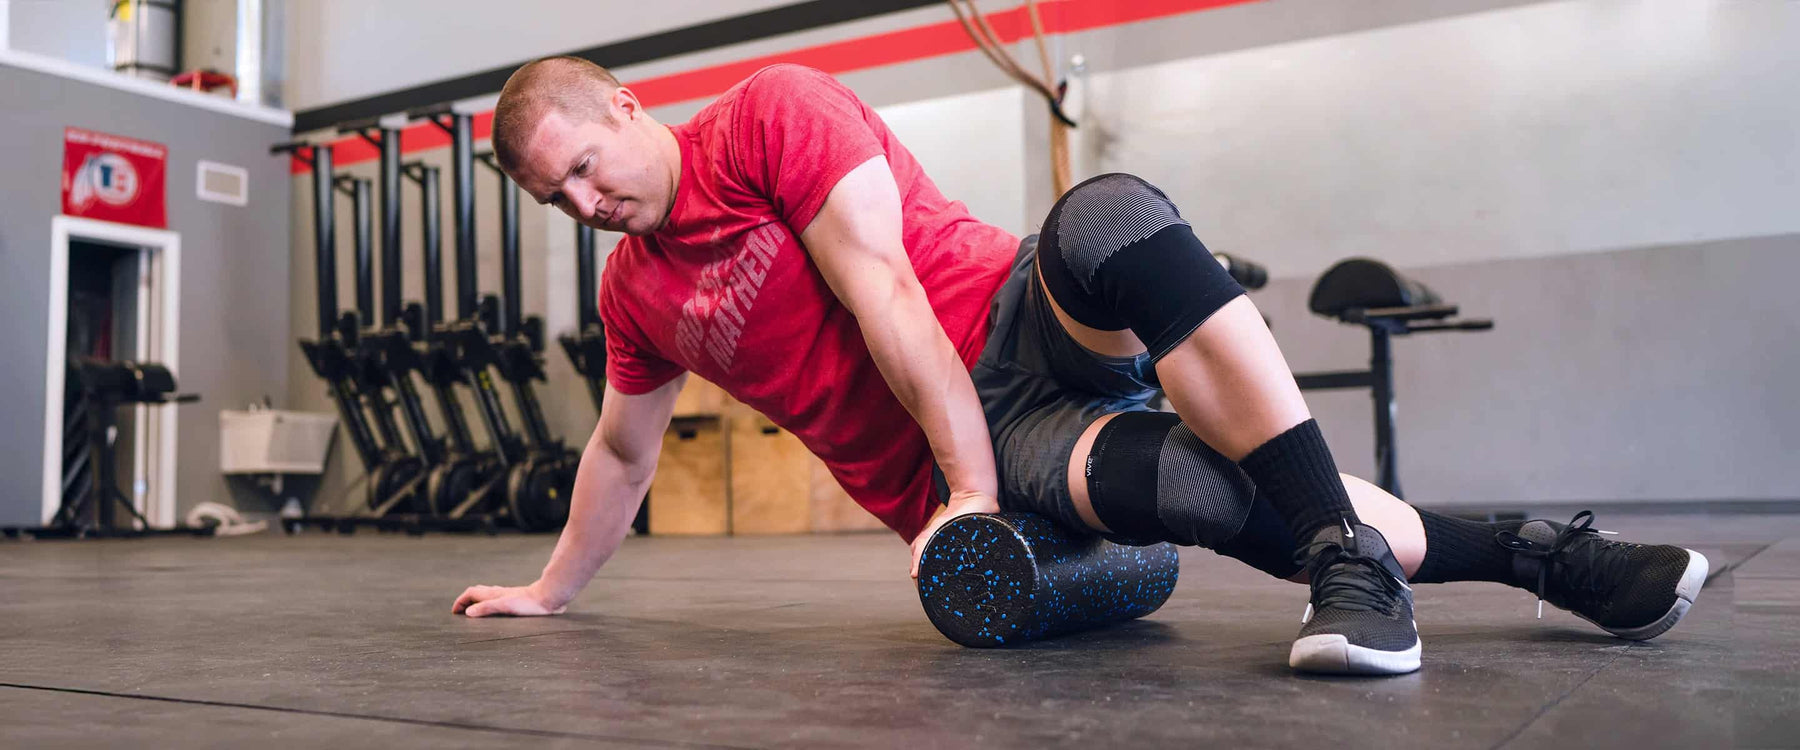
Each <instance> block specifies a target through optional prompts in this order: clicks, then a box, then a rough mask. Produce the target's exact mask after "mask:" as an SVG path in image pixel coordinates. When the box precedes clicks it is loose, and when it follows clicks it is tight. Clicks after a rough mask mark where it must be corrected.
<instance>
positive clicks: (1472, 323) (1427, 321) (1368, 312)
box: [1294, 304, 1494, 498]
mask: <svg viewBox="0 0 1800 750" xmlns="http://www.w3.org/2000/svg"><path fill="white" fill-rule="evenodd" d="M1457 312H1458V308H1457V306H1456V305H1444V304H1429V305H1412V306H1408V307H1381V308H1373V309H1363V308H1350V309H1347V310H1344V311H1342V312H1340V313H1338V314H1337V315H1336V316H1335V317H1336V318H1337V320H1338V321H1339V322H1342V323H1350V324H1354V325H1361V326H1364V327H1367V328H1368V329H1369V369H1367V370H1335V371H1329V372H1314V373H1305V374H1296V375H1295V376H1294V381H1295V382H1296V383H1298V384H1299V386H1300V390H1303V391H1316V390H1337V389H1344V388H1368V389H1370V391H1371V396H1372V398H1373V399H1374V401H1375V475H1376V484H1379V485H1381V488H1382V489H1384V490H1387V491H1388V492H1389V493H1392V494H1393V496H1394V497H1398V498H1405V497H1406V496H1405V495H1402V494H1401V492H1400V469H1399V457H1398V456H1397V455H1396V452H1395V451H1396V449H1395V442H1394V355H1393V337H1395V336H1407V335H1411V334H1414V333H1433V332H1439V331H1485V330H1488V329H1491V328H1493V327H1494V321H1492V320H1485V319H1482V320H1473V319H1472V320H1449V318H1452V317H1455V316H1456V314H1457Z"/></svg>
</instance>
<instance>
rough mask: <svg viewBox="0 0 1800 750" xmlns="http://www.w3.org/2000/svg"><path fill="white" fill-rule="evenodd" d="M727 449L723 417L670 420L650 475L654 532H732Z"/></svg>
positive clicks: (676, 534) (695, 533)
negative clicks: (654, 470)
mask: <svg viewBox="0 0 1800 750" xmlns="http://www.w3.org/2000/svg"><path fill="white" fill-rule="evenodd" d="M729 449H730V447H729V445H728V443H727V442H726V435H725V422H724V419H723V418H721V417H716V416H713V417H678V418H676V419H675V420H674V421H673V422H671V423H670V425H669V430H668V432H665V433H663V445H662V456H661V458H659V459H658V460H657V466H656V476H655V477H654V478H652V479H651V480H650V533H651V534H652V535H669V536H682V535H688V536H706V535H720V534H726V533H730V530H731V504H730V498H729V495H728V493H729V491H730V487H729V484H728V479H727V477H728V472H729V468H730V463H729V455H728V454H727V451H728V450H729Z"/></svg>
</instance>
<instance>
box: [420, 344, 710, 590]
mask: <svg viewBox="0 0 1800 750" xmlns="http://www.w3.org/2000/svg"><path fill="white" fill-rule="evenodd" d="M686 380H687V376H686V375H682V376H681V377H678V378H676V379H674V380H672V381H669V382H668V383H667V384H665V385H663V386H662V387H661V388H658V389H656V390H654V391H651V392H649V393H646V394H643V395H641V396H628V395H625V394H623V393H620V392H618V391H616V390H614V389H613V387H612V386H611V385H608V386H607V387H606V400H605V403H604V405H603V406H602V407H601V409H600V424H599V426H598V427H596V428H595V429H594V434H593V435H592V436H591V437H589V438H588V443H587V448H586V449H584V450H583V451H582V453H581V468H580V469H578V470H577V471H576V474H575V490H574V495H573V496H572V497H571V498H570V505H569V521H568V523H567V524H566V525H564V526H563V531H562V538H560V539H558V540H557V543H556V550H555V551H554V552H552V553H551V554H550V563H549V564H548V565H545V566H544V572H543V574H542V575H541V576H539V578H538V580H537V581H536V582H535V583H532V584H531V585H529V586H522V587H501V586H471V587H470V588H469V589H468V590H466V591H464V592H463V594H462V596H460V597H458V598H457V600H456V604H455V605H454V606H453V607H452V611H454V612H458V613H466V614H468V615H469V616H471V617H481V616H483V615H490V614H511V615H538V614H554V613H556V612H560V611H562V608H563V607H564V606H566V605H567V604H568V603H569V601H570V600H572V599H574V598H575V595H576V594H578V593H580V592H581V589H582V588H583V587H585V586H587V583H588V581H589V580H592V579H593V577H594V574H595V573H596V572H599V570H600V566H602V565H605V564H606V561H607V560H608V559H611V558H612V556H613V553H614V552H617V551H618V549H619V544H620V543H621V542H623V541H624V539H625V533H626V530H627V529H629V528H631V519H632V518H633V517H634V516H636V515H637V508H638V503H639V502H640V501H642V500H643V498H644V492H645V490H647V489H649V487H650V478H651V477H652V476H654V475H655V474H656V459H657V456H658V455H659V454H660V453H661V452H662V436H663V432H664V431H666V430H667V429H668V427H669V418H670V415H671V414H673V413H674V411H675V396H676V394H678V393H680V392H681V386H682V383H684V382H686Z"/></svg>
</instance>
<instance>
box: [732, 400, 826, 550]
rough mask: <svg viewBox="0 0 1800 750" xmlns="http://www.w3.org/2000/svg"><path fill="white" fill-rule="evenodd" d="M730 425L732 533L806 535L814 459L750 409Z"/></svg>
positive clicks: (790, 436)
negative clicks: (812, 461)
mask: <svg viewBox="0 0 1800 750" xmlns="http://www.w3.org/2000/svg"><path fill="white" fill-rule="evenodd" d="M745 412H747V413H745ZM729 420H730V423H731V427H730V433H731V435H730V441H731V448H730V451H731V533H732V534H745V535H750V534H804V533H806V532H807V531H808V530H809V528H810V527H809V522H810V518H809V517H808V497H809V495H808V492H809V490H810V486H811V482H812V466H811V464H810V463H808V461H809V460H812V454H811V453H808V452H807V450H806V446H805V445H802V444H801V443H800V438H797V437H795V436H794V434H793V433H791V432H788V431H787V430H783V429H781V428H780V427H776V426H775V423H773V422H770V421H769V418H768V417H765V416H763V415H761V414H757V413H755V412H751V411H749V409H744V410H743V411H742V412H739V413H735V414H733V415H732V416H731V417H730V418H729Z"/></svg>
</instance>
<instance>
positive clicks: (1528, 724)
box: [1490, 646, 1631, 750]
mask: <svg viewBox="0 0 1800 750" xmlns="http://www.w3.org/2000/svg"><path fill="white" fill-rule="evenodd" d="M1630 648H1631V647H1630V646H1621V647H1619V652H1618V653H1616V654H1613V658H1611V659H1607V660H1606V663H1605V664H1602V665H1600V666H1599V667H1597V668H1595V669H1594V671H1592V672H1589V673H1588V676H1586V677H1583V678H1581V681H1580V682H1577V683H1575V685H1574V686H1573V687H1570V688H1569V689H1568V690H1565V691H1563V694H1562V695H1559V696H1556V700H1553V701H1550V702H1549V703H1548V704H1546V705H1545V706H1544V707H1542V708H1539V709H1538V710H1537V713H1535V714H1532V715H1531V718H1529V719H1526V720H1525V723H1524V724H1520V725H1519V728H1518V729H1514V730H1513V732H1512V734H1509V735H1507V736H1506V737H1505V738H1504V739H1502V740H1500V741H1499V742H1497V743H1494V746H1493V747H1492V748H1490V750H1500V748H1503V747H1506V746H1507V745H1508V744H1510V743H1512V741H1513V740H1516V739H1518V738H1519V735H1521V734H1524V733H1525V730H1527V729H1530V728H1531V725H1533V724H1536V723H1538V720H1539V719H1542V718H1544V715H1545V714H1548V713H1550V711H1551V710H1552V709H1554V708H1556V707H1557V706H1560V705H1562V704H1563V701H1566V700H1568V699H1569V696H1572V695H1574V694H1575V691H1577V690H1580V689H1581V688H1582V687H1583V686H1585V685H1587V684H1588V681H1589V680H1592V679H1594V678H1595V677H1596V676H1599V674H1600V673H1601V672H1604V671H1606V669H1607V667H1611V666H1612V665H1613V664H1614V663H1615V662H1617V661H1618V660H1620V659H1622V658H1624V657H1625V651H1626V650H1627V649H1630Z"/></svg>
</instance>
